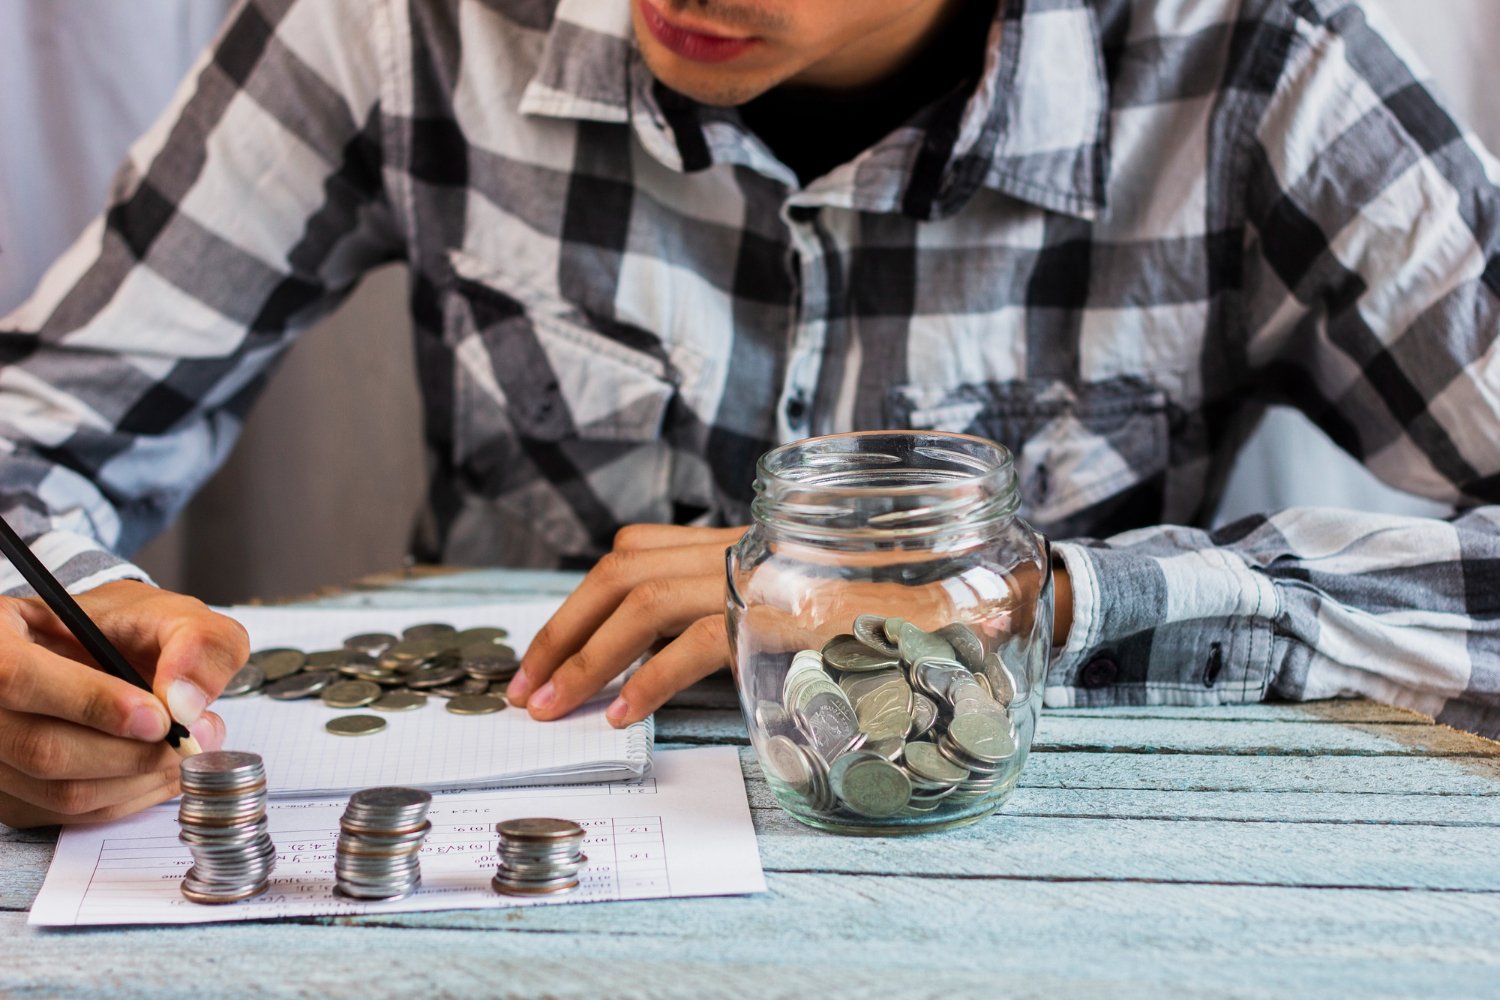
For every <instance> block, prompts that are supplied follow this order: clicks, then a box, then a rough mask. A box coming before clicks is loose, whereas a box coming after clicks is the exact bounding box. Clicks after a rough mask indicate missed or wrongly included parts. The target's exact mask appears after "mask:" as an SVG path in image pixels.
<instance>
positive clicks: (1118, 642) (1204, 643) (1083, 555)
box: [1043, 542, 1279, 707]
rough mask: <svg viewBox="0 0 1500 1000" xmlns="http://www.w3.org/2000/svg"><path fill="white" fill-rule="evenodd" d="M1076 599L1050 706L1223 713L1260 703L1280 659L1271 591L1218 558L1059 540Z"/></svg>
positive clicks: (1049, 690) (1057, 655) (1210, 552)
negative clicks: (1209, 708)
mask: <svg viewBox="0 0 1500 1000" xmlns="http://www.w3.org/2000/svg"><path fill="white" fill-rule="evenodd" d="M1052 552H1053V554H1054V557H1055V558H1059V559H1060V560H1061V561H1062V564H1063V566H1064V567H1066V569H1067V571H1068V576H1069V582H1070V583H1071V585H1072V591H1073V609H1072V610H1073V620H1072V626H1071V628H1070V630H1069V632H1068V639H1067V642H1066V644H1065V645H1063V647H1062V648H1061V649H1058V650H1055V651H1054V655H1053V659H1052V664H1051V666H1050V667H1049V669H1048V671H1047V683H1046V687H1045V688H1044V690H1043V704H1045V705H1047V706H1050V707H1068V706H1082V705H1217V704H1227V703H1236V702H1247V701H1259V700H1261V698H1263V697H1264V695H1265V691H1266V688H1267V686H1268V684H1269V682H1270V679H1271V674H1272V665H1273V663H1274V661H1275V649H1274V645H1275V644H1274V636H1273V625H1274V622H1275V620H1276V616H1277V615H1278V613H1279V601H1278V597H1277V594H1276V591H1275V587H1274V585H1273V584H1272V583H1271V581H1270V580H1269V579H1267V578H1266V577H1265V576H1263V575H1261V574H1258V573H1256V572H1255V571H1254V570H1253V569H1251V568H1250V567H1249V566H1248V565H1246V564H1245V562H1244V561H1243V560H1240V559H1238V558H1237V557H1236V556H1234V555H1232V554H1229V553H1225V552H1223V551H1221V550H1217V549H1213V548H1208V549H1192V548H1185V549H1179V550H1177V551H1172V552H1168V553H1162V554H1152V555H1146V554H1142V553H1139V552H1132V551H1129V550H1119V549H1111V548H1107V547H1099V546H1089V545H1085V544H1080V543H1076V542H1055V543H1053V545H1052Z"/></svg>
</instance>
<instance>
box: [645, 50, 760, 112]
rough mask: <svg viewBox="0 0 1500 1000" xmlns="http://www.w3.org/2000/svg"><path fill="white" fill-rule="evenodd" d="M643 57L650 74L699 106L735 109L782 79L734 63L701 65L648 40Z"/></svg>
mask: <svg viewBox="0 0 1500 1000" xmlns="http://www.w3.org/2000/svg"><path fill="white" fill-rule="evenodd" d="M641 55H642V56H643V57H644V58H645V60H646V66H647V68H648V69H650V70H651V75H652V76H654V77H656V78H657V79H658V80H660V81H661V82H662V83H663V84H665V85H666V86H667V87H668V88H670V89H672V90H674V91H676V92H677V93H679V94H682V95H683V96H684V97H689V98H692V99H693V100H695V101H697V102H698V103H699V104H707V105H710V106H712V107H717V108H732V107H734V106H736V105H739V104H744V103H746V102H748V101H753V100H755V98H757V97H759V96H760V95H761V94H764V93H765V92H766V91H768V90H770V89H771V88H772V87H774V86H776V85H777V84H778V83H780V82H781V80H782V78H783V76H782V75H779V74H777V73H775V72H774V71H769V70H747V69H738V68H736V67H735V66H733V65H732V62H731V63H725V64H721V65H711V66H710V65H702V64H697V63H692V62H689V61H688V60H685V59H683V58H681V57H679V56H675V55H673V54H671V53H670V52H665V51H662V50H660V49H658V48H657V47H656V46H655V45H654V44H652V43H651V42H649V41H646V42H643V43H642V44H641Z"/></svg>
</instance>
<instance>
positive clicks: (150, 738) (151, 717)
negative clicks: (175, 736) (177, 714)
mask: <svg viewBox="0 0 1500 1000" xmlns="http://www.w3.org/2000/svg"><path fill="white" fill-rule="evenodd" d="M164 716H165V713H163V712H162V710H161V703H160V702H158V703H157V704H155V705H137V706H136V707H135V708H134V709H132V710H131V713H130V720H129V721H128V722H126V724H125V733H126V735H128V736H129V737H130V738H131V739H133V740H144V741H145V742H147V743H154V742H155V741H157V740H159V739H162V738H163V737H164V736H166V735H167V725H168V722H167V719H166V718H165V717H164Z"/></svg>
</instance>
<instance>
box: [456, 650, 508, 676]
mask: <svg viewBox="0 0 1500 1000" xmlns="http://www.w3.org/2000/svg"><path fill="white" fill-rule="evenodd" d="M459 665H460V666H461V667H463V668H464V670H465V671H467V672H468V674H469V676H470V677H474V678H477V679H479V680H486V681H506V680H510V679H511V678H512V677H514V676H515V673H516V671H517V670H518V669H520V666H521V665H520V663H518V662H517V661H515V660H512V659H509V658H507V657H503V656H492V655H486V656H464V657H462V659H461V662H460V663H459Z"/></svg>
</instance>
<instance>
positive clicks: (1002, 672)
mask: <svg viewBox="0 0 1500 1000" xmlns="http://www.w3.org/2000/svg"><path fill="white" fill-rule="evenodd" d="M983 676H984V678H985V679H986V680H987V681H989V685H990V691H991V692H992V693H993V695H994V698H995V703H996V704H999V705H1004V706H1006V707H1009V706H1010V703H1011V702H1013V701H1015V699H1016V681H1015V678H1014V677H1012V676H1011V673H1010V671H1009V670H1007V669H1006V667H1005V664H1004V663H1003V662H1002V661H1001V659H1000V656H999V654H998V653H991V654H990V655H989V656H986V657H985V658H984V675H983Z"/></svg>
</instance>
